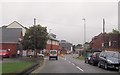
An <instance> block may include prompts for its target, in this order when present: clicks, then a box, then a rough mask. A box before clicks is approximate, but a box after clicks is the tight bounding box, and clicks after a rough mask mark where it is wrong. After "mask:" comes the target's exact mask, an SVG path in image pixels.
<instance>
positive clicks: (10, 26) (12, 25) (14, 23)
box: [6, 21, 27, 36]
mask: <svg viewBox="0 0 120 75" xmlns="http://www.w3.org/2000/svg"><path fill="white" fill-rule="evenodd" d="M6 28H22V33H23V36H24V35H25V32H26V29H27V28H26V27H24V26H23V25H21V24H20V23H18V22H17V21H14V22H12V23H11V24H9V25H8V26H6Z"/></svg>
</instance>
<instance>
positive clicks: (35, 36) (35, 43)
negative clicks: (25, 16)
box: [34, 18, 37, 56]
mask: <svg viewBox="0 0 120 75" xmlns="http://www.w3.org/2000/svg"><path fill="white" fill-rule="evenodd" d="M35 26H36V18H34V56H37V34H36V33H35V30H36V29H35ZM35 34H36V35H35Z"/></svg>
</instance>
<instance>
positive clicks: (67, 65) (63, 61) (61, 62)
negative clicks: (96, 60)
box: [32, 54, 118, 73]
mask: <svg viewBox="0 0 120 75" xmlns="http://www.w3.org/2000/svg"><path fill="white" fill-rule="evenodd" d="M76 57H77V55H76V54H71V55H65V56H64V57H60V56H59V59H58V60H54V59H53V60H49V59H48V57H45V64H44V65H43V66H42V67H39V68H38V69H36V70H35V71H33V72H32V73H118V71H115V70H105V69H102V68H98V67H97V66H92V65H89V64H85V63H84V61H83V60H78V59H75V58H76Z"/></svg>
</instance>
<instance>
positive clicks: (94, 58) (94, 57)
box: [90, 52, 100, 65]
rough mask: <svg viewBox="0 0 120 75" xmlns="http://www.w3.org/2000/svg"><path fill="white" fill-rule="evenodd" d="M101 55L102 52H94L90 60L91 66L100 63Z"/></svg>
mask: <svg viewBox="0 0 120 75" xmlns="http://www.w3.org/2000/svg"><path fill="white" fill-rule="evenodd" d="M99 54H100V52H94V53H93V54H92V56H91V58H90V64H92V65H97V64H98V62H99V60H98V59H99Z"/></svg>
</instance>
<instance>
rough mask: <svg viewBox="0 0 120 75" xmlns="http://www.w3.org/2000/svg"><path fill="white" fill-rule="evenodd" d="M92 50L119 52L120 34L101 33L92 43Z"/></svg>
mask: <svg viewBox="0 0 120 75" xmlns="http://www.w3.org/2000/svg"><path fill="white" fill-rule="evenodd" d="M90 47H91V49H92V50H117V51H120V34H116V33H100V34H99V35H97V36H95V37H93V38H92V40H91V42H90Z"/></svg>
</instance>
